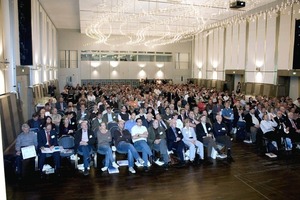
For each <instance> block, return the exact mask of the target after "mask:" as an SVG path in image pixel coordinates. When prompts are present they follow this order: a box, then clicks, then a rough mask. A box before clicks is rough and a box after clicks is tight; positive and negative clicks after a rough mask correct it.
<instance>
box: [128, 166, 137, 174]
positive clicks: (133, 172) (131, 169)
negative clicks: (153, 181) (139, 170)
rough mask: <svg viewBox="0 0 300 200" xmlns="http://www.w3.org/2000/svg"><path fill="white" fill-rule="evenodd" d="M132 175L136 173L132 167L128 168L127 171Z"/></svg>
mask: <svg viewBox="0 0 300 200" xmlns="http://www.w3.org/2000/svg"><path fill="white" fill-rule="evenodd" d="M128 170H129V171H130V172H131V173H132V174H135V173H136V171H135V170H134V169H133V167H129V169H128Z"/></svg>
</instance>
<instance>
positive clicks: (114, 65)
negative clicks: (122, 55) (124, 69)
mask: <svg viewBox="0 0 300 200" xmlns="http://www.w3.org/2000/svg"><path fill="white" fill-rule="evenodd" d="M118 65H119V62H118V61H110V66H112V67H113V68H115V67H117V66H118Z"/></svg>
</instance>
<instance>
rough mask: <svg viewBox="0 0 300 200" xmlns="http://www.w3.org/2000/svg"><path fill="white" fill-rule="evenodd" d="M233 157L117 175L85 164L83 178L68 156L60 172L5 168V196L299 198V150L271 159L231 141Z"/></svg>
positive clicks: (157, 199)
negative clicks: (23, 173)
mask: <svg viewBox="0 0 300 200" xmlns="http://www.w3.org/2000/svg"><path fill="white" fill-rule="evenodd" d="M233 156H234V159H235V162H233V163H227V162H226V161H225V160H216V161H215V162H214V164H213V165H201V166H192V165H190V166H186V167H184V168H174V167H170V168H169V170H168V171H164V170H163V169H161V168H160V167H158V166H152V167H151V170H150V171H149V172H143V170H142V169H137V173H136V174H130V173H129V172H128V171H127V167H120V173H119V174H108V173H107V172H101V170H100V166H99V167H98V169H94V168H92V169H91V172H90V175H89V176H87V177H85V176H83V174H82V173H80V172H79V171H77V170H74V167H73V166H72V163H70V162H69V161H68V160H64V161H63V162H62V164H63V168H62V174H61V177H56V176H55V175H49V176H48V177H46V178H45V179H43V180H40V177H39V175H38V173H36V172H32V173H31V174H30V173H29V172H28V173H29V174H28V175H27V176H25V177H24V178H23V179H22V180H20V181H19V180H17V179H16V177H15V176H14V174H13V172H11V171H10V170H9V169H6V190H7V199H12V200H18V199H22V200H25V199H28V200H34V199H43V200H47V199H55V200H59V199H118V200H119V199H124V200H127V199H153V200H160V199H166V200H167V199H182V200H186V199H212V200H215V199H233V200H247V199H280V200H282V199H288V200H292V199H299V196H300V152H294V153H293V154H287V153H285V152H282V153H281V154H280V156H279V157H278V158H276V159H270V158H268V157H266V156H264V155H262V154H259V153H258V152H257V150H256V149H255V148H254V146H252V145H249V144H242V143H235V144H234V148H233Z"/></svg>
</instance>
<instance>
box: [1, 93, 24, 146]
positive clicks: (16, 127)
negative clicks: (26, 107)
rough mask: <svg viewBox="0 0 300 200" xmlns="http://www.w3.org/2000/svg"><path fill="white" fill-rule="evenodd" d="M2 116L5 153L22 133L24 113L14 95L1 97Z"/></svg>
mask: <svg viewBox="0 0 300 200" xmlns="http://www.w3.org/2000/svg"><path fill="white" fill-rule="evenodd" d="M0 115H1V128H2V141H3V151H5V150H6V149H7V148H8V147H9V146H10V145H11V144H13V142H14V140H15V139H16V137H17V135H18V134H19V133H20V131H21V128H20V127H21V124H22V123H23V117H22V111H21V109H20V104H19V102H18V99H17V96H16V94H14V93H9V94H4V95H1V96H0Z"/></svg>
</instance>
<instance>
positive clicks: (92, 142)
mask: <svg viewBox="0 0 300 200" xmlns="http://www.w3.org/2000/svg"><path fill="white" fill-rule="evenodd" d="M74 138H75V140H74V142H75V148H74V149H75V151H77V149H78V147H79V146H80V144H79V143H80V142H81V138H82V129H79V130H78V131H76V133H75V135H74ZM88 139H89V141H88V144H89V145H91V146H92V147H93V148H94V146H95V144H96V137H95V134H94V132H93V131H91V130H89V129H88Z"/></svg>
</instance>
